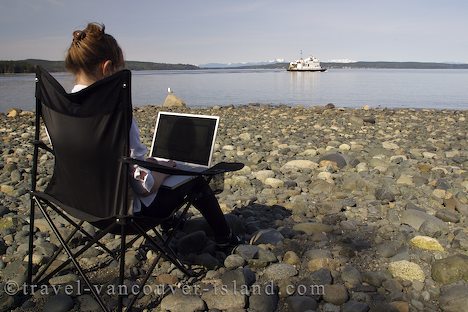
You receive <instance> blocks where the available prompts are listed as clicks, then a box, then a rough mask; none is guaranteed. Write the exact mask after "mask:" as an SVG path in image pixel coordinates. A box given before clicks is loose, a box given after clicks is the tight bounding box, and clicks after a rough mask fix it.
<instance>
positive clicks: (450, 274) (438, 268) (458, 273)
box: [432, 254, 468, 284]
mask: <svg viewBox="0 0 468 312" xmlns="http://www.w3.org/2000/svg"><path fill="white" fill-rule="evenodd" d="M432 278H433V279H434V280H435V281H437V282H440V283H442V284H449V283H453V282H456V281H459V280H465V281H468V256H467V255H462V254H458V255H453V256H449V257H447V258H444V259H440V260H436V261H434V263H433V264H432Z"/></svg>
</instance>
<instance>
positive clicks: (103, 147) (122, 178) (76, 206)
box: [27, 67, 243, 311]
mask: <svg viewBox="0 0 468 312" xmlns="http://www.w3.org/2000/svg"><path fill="white" fill-rule="evenodd" d="M41 119H42V121H43V122H44V124H45V126H46V129H47V132H48V135H49V137H50V141H51V144H52V147H49V145H48V144H46V143H45V142H42V141H40V131H41ZM131 122H132V103H131V73H130V71H128V70H123V71H120V72H117V73H116V74H114V75H112V76H110V77H107V78H105V79H102V80H100V81H98V82H96V83H94V84H93V85H91V86H89V87H88V88H85V89H84V90H82V91H79V92H76V93H72V94H68V93H67V92H66V91H65V90H64V89H63V87H62V86H61V85H60V84H59V83H58V82H57V81H56V80H55V79H54V78H53V77H52V76H51V75H50V74H49V73H47V71H45V70H44V69H42V68H40V67H38V68H37V71H36V119H35V139H34V155H33V167H32V170H31V172H32V180H31V181H32V182H31V211H30V230H29V259H28V276H27V283H28V284H29V285H42V284H46V283H48V281H49V279H50V278H51V277H53V276H55V275H56V274H57V273H59V272H60V271H62V270H63V269H64V268H66V267H67V266H68V265H69V264H70V263H72V264H73V265H74V267H75V268H76V270H77V271H78V273H79V275H80V276H81V278H82V279H83V280H84V282H85V284H86V286H87V288H88V289H89V290H90V291H91V294H92V295H93V297H94V298H95V299H96V301H97V302H98V303H99V305H100V306H101V308H102V309H103V310H104V311H109V309H108V308H107V307H106V305H105V303H104V302H103V300H102V298H101V296H100V294H99V293H98V292H97V291H96V289H97V288H95V287H93V285H92V284H91V282H90V280H89V278H88V277H87V275H86V272H85V271H84V270H83V268H82V267H81V266H80V264H79V262H78V258H79V257H80V256H81V255H83V253H84V252H85V251H86V250H88V249H89V248H90V247H91V246H93V245H95V244H97V245H98V246H99V247H100V248H102V249H103V250H104V251H105V252H107V253H108V254H109V255H110V256H111V257H112V259H115V260H119V279H118V283H119V285H124V284H123V283H124V273H125V252H126V249H127V248H128V247H129V246H131V245H133V243H134V242H135V241H136V240H137V239H139V238H141V237H143V238H144V239H145V242H146V244H148V245H149V246H150V247H151V248H152V249H153V250H155V251H157V252H158V256H157V257H155V259H154V260H153V262H152V263H151V265H150V268H149V270H148V272H147V273H146V275H145V276H144V277H143V279H142V280H141V282H140V284H139V288H138V289H139V290H140V291H141V290H142V289H143V286H144V285H145V284H146V282H147V280H148V278H149V277H150V275H151V273H152V271H153V270H154V268H155V267H156V265H157V263H158V262H159V260H160V259H161V257H164V258H165V259H167V260H169V261H171V262H172V263H173V264H174V265H175V266H176V267H177V268H178V269H179V270H181V271H182V272H183V273H185V274H186V275H187V276H193V275H195V274H194V272H193V271H192V270H191V269H190V268H187V267H186V266H185V265H184V264H183V263H182V262H181V261H180V260H179V258H178V256H177V255H176V254H175V252H174V251H173V250H172V249H171V248H170V247H169V241H170V240H171V239H172V237H173V236H174V234H175V230H176V228H177V225H178V224H177V222H181V221H180V220H182V219H183V218H184V217H185V214H186V213H187V211H188V209H189V208H190V205H191V202H193V201H194V200H195V199H196V196H197V195H196V194H194V195H190V196H187V197H186V198H185V203H184V204H183V205H182V206H181V209H179V210H181V211H182V212H181V213H180V218H179V219H178V220H179V221H177V222H176V224H175V226H174V229H173V230H171V231H170V232H169V233H168V235H167V236H166V237H164V238H163V237H162V236H161V234H160V233H159V232H158V231H157V229H156V227H157V226H158V225H160V224H161V223H162V222H163V221H164V220H162V219H154V218H149V217H147V216H138V215H133V214H132V207H131V206H132V205H131V197H132V196H131V194H132V193H131V190H129V183H128V172H129V166H131V165H138V166H141V167H144V168H147V169H150V170H153V171H158V172H162V173H167V174H182V175H201V176H204V177H206V178H207V179H210V177H212V176H214V175H217V174H222V173H224V172H228V171H235V170H239V169H241V168H242V167H243V164H240V163H219V164H217V165H215V166H214V167H212V168H210V169H208V170H206V171H204V172H201V173H193V172H187V171H183V170H179V169H175V168H168V167H165V166H161V165H158V164H155V163H151V162H146V161H141V160H136V159H132V158H129V157H128V155H129V130H130V125H131ZM40 150H45V151H47V152H50V153H52V154H53V155H54V159H55V165H54V172H53V175H52V177H51V179H50V182H49V184H48V185H47V187H46V189H45V190H44V191H43V192H40V191H38V190H37V189H36V179H37V171H38V157H39V151H40ZM36 206H37V207H38V208H39V210H40V211H41V213H42V214H43V216H44V218H45V219H46V221H47V223H48V224H49V225H50V227H51V229H52V231H53V233H54V234H55V235H56V236H57V239H58V241H59V242H60V245H61V247H60V248H59V249H58V250H57V251H56V252H55V253H54V255H52V257H51V259H50V260H49V262H48V263H47V264H46V265H44V266H42V267H41V268H40V269H39V270H38V271H37V272H35V273H36V274H35V276H34V279H33V273H34V272H33V269H35V268H34V267H33V251H34V218H35V216H34V214H35V209H36ZM182 207H183V209H182ZM49 209H51V210H53V211H55V212H56V213H57V214H59V215H60V216H61V217H63V219H65V220H66V221H68V222H69V223H70V224H71V225H72V226H73V227H74V230H73V231H72V232H71V233H70V234H69V235H68V236H67V237H64V235H62V234H61V233H60V231H59V229H58V227H57V225H55V224H54V222H53V219H52V218H51V216H50V214H49ZM70 216H71V217H70ZM72 217H73V218H72ZM171 217H172V216H171ZM76 219H78V220H80V221H79V222H76ZM84 222H89V223H91V224H92V225H94V226H96V227H97V228H98V229H99V230H98V231H97V232H96V233H95V234H94V233H93V235H91V234H90V233H88V232H87V231H86V230H85V229H84V228H83V226H82V225H83V223H84ZM150 230H152V231H153V233H154V236H153V235H149V234H148V232H149V231H150ZM78 232H81V233H82V235H84V236H85V237H86V238H87V239H88V240H87V242H86V243H85V244H84V246H82V248H80V249H79V250H78V251H76V252H72V250H71V248H70V247H69V243H70V242H71V240H72V239H73V238H74V237H75V235H76V234H77V233H78ZM108 233H111V234H118V235H120V246H119V247H118V248H116V250H110V249H109V248H108V247H106V245H104V244H102V243H101V242H100V240H101V239H102V238H103V237H104V236H105V235H106V234H108ZM127 235H135V237H134V238H133V239H132V240H130V241H128V242H127ZM63 250H64V251H65V252H66V254H67V256H68V259H67V260H66V261H64V262H63V263H61V264H60V265H58V266H57V267H55V268H54V269H52V270H51V272H48V273H47V274H46V272H47V271H48V270H49V269H50V267H51V265H52V264H53V263H54V261H55V260H56V258H57V256H58V255H59V254H60V253H61V252H62V251H63ZM138 295H139V293H137V294H133V298H131V300H130V302H129V303H128V304H127V311H129V310H131V308H132V306H133V304H134V303H135V301H136V300H137V298H138ZM125 296H126V294H124V293H119V295H118V306H117V309H118V311H122V309H123V298H124V297H125Z"/></svg>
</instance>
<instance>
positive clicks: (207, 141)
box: [150, 112, 219, 189]
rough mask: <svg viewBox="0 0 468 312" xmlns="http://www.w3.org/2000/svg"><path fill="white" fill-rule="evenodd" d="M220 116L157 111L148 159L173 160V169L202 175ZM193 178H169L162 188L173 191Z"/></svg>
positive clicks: (209, 156) (210, 152)
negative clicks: (174, 164)
mask: <svg viewBox="0 0 468 312" xmlns="http://www.w3.org/2000/svg"><path fill="white" fill-rule="evenodd" d="M218 124H219V117H218V116H208V115H195V114H182V113H172V112H159V113H158V117H157V120H156V127H155V130H154V136H153V143H152V145H151V152H150V157H154V158H155V159H156V160H158V161H167V160H173V161H174V162H175V163H176V168H179V169H183V170H187V171H194V172H201V171H204V170H206V169H208V168H210V167H211V159H212V157H213V150H214V145H215V139H216V133H217V131H218ZM194 178H195V177H194V176H181V175H172V176H169V177H167V178H166V179H165V180H164V182H163V184H162V187H166V188H170V189H174V188H177V187H178V186H180V185H182V184H184V183H186V182H188V181H190V180H192V179H194Z"/></svg>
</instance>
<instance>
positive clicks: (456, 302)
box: [439, 284, 468, 312]
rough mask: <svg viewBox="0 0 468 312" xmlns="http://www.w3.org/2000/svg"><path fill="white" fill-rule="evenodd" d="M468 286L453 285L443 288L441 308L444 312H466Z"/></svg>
mask: <svg viewBox="0 0 468 312" xmlns="http://www.w3.org/2000/svg"><path fill="white" fill-rule="evenodd" d="M466 294H468V284H460V285H451V286H448V287H444V288H442V292H441V294H440V299H439V300H440V306H441V307H442V310H443V311H444V312H460V311H466V310H467V307H468V296H467V295H466Z"/></svg>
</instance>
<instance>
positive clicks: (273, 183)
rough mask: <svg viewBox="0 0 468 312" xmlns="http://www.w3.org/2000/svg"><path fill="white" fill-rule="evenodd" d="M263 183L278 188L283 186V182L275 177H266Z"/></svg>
mask: <svg viewBox="0 0 468 312" xmlns="http://www.w3.org/2000/svg"><path fill="white" fill-rule="evenodd" d="M264 183H265V185H269V186H271V187H273V188H280V187H283V186H284V182H283V181H282V180H280V179H276V178H266V179H265V181H264Z"/></svg>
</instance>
